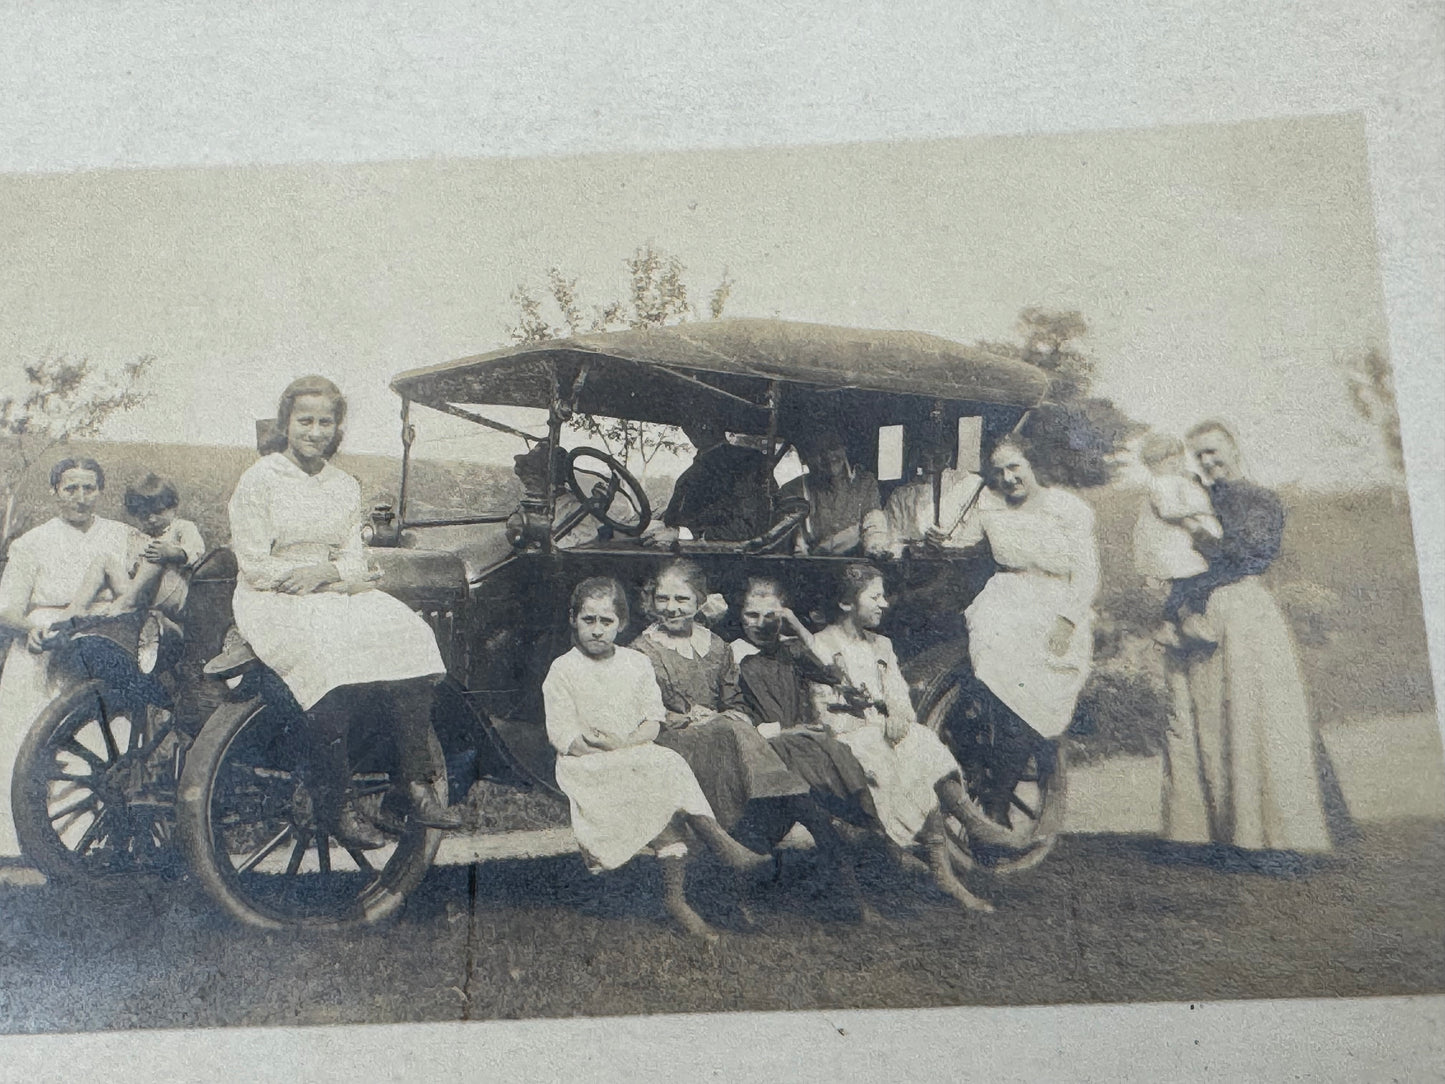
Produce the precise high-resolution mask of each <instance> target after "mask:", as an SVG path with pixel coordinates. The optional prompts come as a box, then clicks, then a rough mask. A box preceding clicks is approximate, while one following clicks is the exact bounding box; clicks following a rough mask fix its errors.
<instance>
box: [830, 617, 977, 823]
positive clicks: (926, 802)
mask: <svg viewBox="0 0 1445 1084" xmlns="http://www.w3.org/2000/svg"><path fill="white" fill-rule="evenodd" d="M813 651H814V653H815V654H817V655H818V657H819V658H821V659H824V660H827V661H829V662H833V663H835V664H838V665H840V666H841V668H842V670H843V673H844V675H845V676H846V677H847V679H848V684H849V685H852V686H853V687H854V688H861V687H863V686H865V685H866V686H867V687H868V691H869V692H870V693H872V694H873V697H874V698H875V699H881V700H882V701H883V702H884V703H885V704H886V705H888V714H887V716H886V718H902V719H907V720H908V733H907V734H906V735H905V736H904V738H903V740H902V741H900V742H899V743H898V744H897V745H893V744H890V743H889V741H888V739H887V737H885V735H884V733H883V725H884V721H885V716H884V714H883V713H882V712H881V711H879V710H878V709H876V708H872V707H870V708H868V709H867V710H866V711H865V712H864V715H863V717H862V718H861V719H860V718H859V717H858V716H856V715H851V714H847V713H845V712H840V711H838V710H836V708H837V707H838V706H839V696H838V690H837V689H835V688H833V686H831V685H820V684H815V685H813V687H812V692H813V704H814V706H815V707H816V708H817V711H818V718H819V719H820V720H822V721H823V722H824V723H825V724H827V725H828V726H829V727H830V728H831V729H832V730H833V733H834V734H835V736H836V737H837V739H838V740H839V741H840V742H842V743H843V744H844V745H846V746H847V747H848V748H849V749H850V750H851V751H852V753H853V756H854V758H855V759H856V760H857V761H858V764H859V765H860V766H861V767H862V769H863V773H864V775H866V776H867V778H868V793H869V794H870V795H871V796H872V798H873V808H874V809H875V810H876V811H877V813H878V820H879V823H880V824H881V825H882V827H883V831H884V832H886V833H887V834H888V837H889V838H890V839H892V840H893V841H894V842H895V843H897V844H899V845H900V846H904V847H907V846H909V845H910V844H912V843H913V842H914V841H915V840H916V839H917V838H918V833H919V832H920V831H921V830H922V829H923V824H924V821H925V820H927V819H928V815H929V814H930V813H932V812H933V811H934V810H935V809H937V808H938V794H937V792H936V791H935V790H934V787H935V785H936V784H937V783H938V782H939V780H941V779H947V778H948V777H949V776H950V775H954V774H957V773H958V770H959V768H958V762H957V761H955V760H954V759H953V754H952V753H950V752H949V751H948V749H947V747H946V746H945V745H944V744H943V742H941V741H939V739H938V736H937V735H936V734H934V733H933V731H931V730H929V729H928V728H927V727H926V726H920V725H919V724H918V722H917V721H916V719H915V717H914V714H913V700H912V698H911V697H910V696H909V693H908V682H907V681H906V680H905V679H904V677H903V674H902V672H901V671H900V670H899V668H898V656H897V655H895V654H894V652H893V644H892V643H890V642H889V640H888V638H887V637H886V636H879V635H877V634H876V633H872V632H865V633H864V634H863V638H862V639H854V638H853V637H851V636H849V635H848V634H847V632H846V631H845V630H844V629H843V628H842V627H841V626H838V625H829V626H828V627H827V628H825V629H824V630H823V631H822V632H819V633H817V634H816V635H815V636H814V637H813Z"/></svg>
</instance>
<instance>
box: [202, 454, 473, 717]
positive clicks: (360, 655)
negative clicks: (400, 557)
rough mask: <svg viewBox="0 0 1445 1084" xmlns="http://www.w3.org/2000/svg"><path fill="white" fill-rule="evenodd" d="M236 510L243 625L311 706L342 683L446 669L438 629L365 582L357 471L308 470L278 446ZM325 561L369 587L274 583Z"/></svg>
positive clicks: (247, 477) (251, 477)
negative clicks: (294, 587)
mask: <svg viewBox="0 0 1445 1084" xmlns="http://www.w3.org/2000/svg"><path fill="white" fill-rule="evenodd" d="M229 511H230V517H231V548H232V549H233V550H234V551H235V554H236V564H237V566H238V567H239V571H240V574H239V575H238V576H237V577H236V593H235V597H234V601H233V608H234V614H235V620H236V628H237V629H239V630H240V633H241V635H242V636H244V637H245V638H246V641H247V643H249V644H250V645H251V650H253V651H254V652H255V653H256V657H257V658H259V659H260V660H261V661H262V662H263V663H265V664H266V665H267V666H269V667H270V668H271V669H272V670H274V671H275V672H276V673H277V675H278V676H280V677H281V679H282V680H283V681H285V682H286V684H287V686H288V687H289V688H290V689H291V692H292V694H293V695H295V697H296V700H297V702H298V703H299V704H300V705H301V707H302V709H303V710H305V709H309V708H311V707H312V706H313V705H314V704H315V703H316V702H317V701H318V700H320V699H321V698H322V697H323V696H325V695H326V694H327V693H328V692H330V691H331V690H332V689H336V688H340V687H341V686H343V685H360V684H364V683H366V682H373V681H401V680H404V679H407V678H420V677H428V676H432V675H437V674H441V673H443V672H444V671H445V665H444V664H443V662H442V657H441V652H440V651H439V650H438V649H437V643H436V635H435V634H434V633H433V632H432V630H431V627H430V626H428V625H427V623H426V622H425V621H423V620H422V619H421V618H420V617H419V616H417V614H415V613H414V612H412V610H411V608H410V607H408V606H407V605H406V603H404V602H401V601H400V600H399V599H396V598H393V597H392V596H391V595H388V594H386V593H385V592H384V591H379V590H374V589H365V588H364V586H363V585H364V584H365V582H366V579H367V567H366V557H365V551H364V549H363V547H362V543H361V522H362V513H361V487H360V486H359V485H357V482H356V479H355V478H352V477H351V475H349V474H347V473H346V472H345V471H343V470H340V469H338V468H337V467H334V466H332V465H331V464H329V463H328V464H327V465H326V466H325V467H323V468H322V470H321V471H320V472H319V473H317V474H314V475H309V474H307V473H306V472H305V471H303V470H302V469H301V468H300V467H298V466H297V465H296V464H295V463H293V462H292V461H291V460H289V459H287V458H286V457H285V456H284V455H282V454H281V453H280V452H275V453H273V454H271V455H268V456H265V457H263V458H262V459H261V460H259V461H258V462H256V463H254V464H252V466H251V467H250V468H249V469H248V470H247V471H246V473H245V474H243V475H241V480H240V481H239V482H237V483H236V491H235V493H233V494H232V495H231V503H230V506H229ZM318 561H332V562H334V563H335V565H336V568H337V570H338V571H339V572H340V573H341V582H342V585H350V586H352V587H362V588H363V589H361V590H359V591H358V592H357V593H354V594H351V593H346V592H344V591H328V590H324V589H323V590H320V591H313V592H312V593H310V594H307V595H288V594H285V593H283V592H281V591H278V590H276V587H277V585H278V584H279V583H280V582H281V581H282V580H283V579H284V578H285V577H286V576H287V574H289V573H290V572H292V571H293V570H295V569H297V568H300V567H302V566H305V565H310V564H314V563H316V562H318Z"/></svg>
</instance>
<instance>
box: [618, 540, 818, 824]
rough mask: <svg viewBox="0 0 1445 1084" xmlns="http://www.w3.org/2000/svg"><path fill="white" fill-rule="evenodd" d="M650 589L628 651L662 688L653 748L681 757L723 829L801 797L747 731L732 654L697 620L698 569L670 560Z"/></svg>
mask: <svg viewBox="0 0 1445 1084" xmlns="http://www.w3.org/2000/svg"><path fill="white" fill-rule="evenodd" d="M649 587H650V590H649V594H650V596H651V601H652V609H653V614H654V618H655V620H654V621H653V623H652V624H651V625H649V626H648V627H647V628H646V629H645V630H644V631H643V633H642V635H640V636H639V637H638V638H637V639H636V640H635V641H633V644H632V646H633V647H634V648H636V649H637V650H638V651H640V652H642V653H643V654H644V655H646V656H647V657H648V658H649V659H650V660H652V666H653V669H654V671H655V672H656V674H657V683H658V685H659V686H660V687H661V689H662V702H663V705H664V706H665V707H666V708H667V717H666V719H665V720H663V730H662V734H661V736H660V737H659V738H658V739H657V740H658V743H659V744H661V745H664V746H666V747H668V748H669V749H675V750H677V752H679V753H681V754H682V757H683V759H684V760H686V761H687V762H688V764H689V765H690V766H691V768H692V770H693V773H694V774H695V775H696V776H697V780H698V782H699V783H700V784H702V791H703V793H704V794H706V795H707V800H708V802H709V803H711V805H712V808H713V812H714V813H716V814H717V819H718V820H719V821H720V822H721V823H722V825H723V827H724V828H728V829H732V828H733V827H734V826H735V825H736V824H737V823H738V822H739V821H740V820H741V819H742V817H743V814H744V813H745V812H747V811H748V806H749V804H750V803H752V802H781V803H783V804H787V803H790V802H792V800H794V799H797V798H800V797H802V796H805V795H807V793H808V784H807V783H806V782H805V781H803V780H802V779H800V778H799V777H798V776H796V775H794V774H793V773H792V772H790V771H789V770H788V768H787V765H785V764H784V763H783V762H782V760H781V759H779V757H778V754H777V753H776V752H774V751H773V748H772V747H771V746H770V745H769V744H768V742H767V739H766V738H764V737H763V736H762V735H761V734H759V733H758V731H757V728H756V727H755V726H754V725H753V722H752V719H751V717H750V716H749V714H748V710H747V703H746V701H745V700H744V698H743V693H742V688H741V686H740V685H739V682H738V664H737V661H736V660H735V659H734V657H733V653H732V649H731V648H729V647H728V645H727V644H726V643H725V642H724V641H723V639H722V637H720V636H718V635H717V634H716V633H715V632H713V631H711V630H710V629H709V628H708V627H707V626H706V625H703V624H700V623H699V622H698V620H697V618H698V611H699V609H700V608H701V607H702V604H703V602H704V600H705V599H706V598H707V597H708V591H707V579H706V577H705V576H704V575H703V572H702V569H701V568H700V567H698V565H697V564H695V563H694V562H692V561H687V560H674V561H669V562H668V563H667V564H665V565H664V566H663V567H662V568H661V569H660V570H659V571H658V573H657V576H656V578H655V579H654V580H653V581H652V583H651V584H650V585H649ZM758 812H759V813H760V814H761V813H763V812H764V811H758ZM790 823H791V822H790Z"/></svg>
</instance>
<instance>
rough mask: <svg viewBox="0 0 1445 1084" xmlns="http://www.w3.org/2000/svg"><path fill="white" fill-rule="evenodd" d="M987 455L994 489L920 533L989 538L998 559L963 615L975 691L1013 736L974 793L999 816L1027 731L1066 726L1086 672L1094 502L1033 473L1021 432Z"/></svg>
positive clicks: (940, 538) (945, 540) (1026, 746)
mask: <svg viewBox="0 0 1445 1084" xmlns="http://www.w3.org/2000/svg"><path fill="white" fill-rule="evenodd" d="M989 463H990V467H991V470H992V475H993V477H992V483H993V489H991V490H987V491H985V492H984V493H983V495H982V496H981V497H980V499H979V501H978V504H977V505H975V507H974V508H973V510H972V511H970V512H969V514H968V515H967V516H966V517H965V518H964V520H963V522H962V524H961V525H959V526H958V527H957V528H956V529H955V530H954V531H953V532H952V533H951V534H944V533H943V532H942V531H940V530H939V529H937V528H930V530H929V532H928V539H929V541H930V542H931V543H932V544H934V545H937V546H940V547H942V548H943V549H945V550H954V549H971V548H974V547H977V546H980V545H982V544H984V543H987V545H988V548H989V550H990V551H991V552H992V554H993V559H994V562H995V563H996V564H997V565H998V570H997V571H996V572H995V573H994V574H993V576H992V577H991V578H990V579H989V581H988V583H987V584H985V585H984V588H983V590H982V591H980V592H979V594H978V597H977V598H975V599H974V600H973V602H972V604H970V605H969V607H968V610H967V611H966V613H965V616H966V618H967V620H968V651H969V657H970V659H971V661H972V663H973V674H974V678H975V679H976V683H977V685H978V686H980V688H979V690H978V691H979V692H980V694H981V695H982V696H983V697H984V698H985V699H986V701H987V703H986V705H985V706H986V708H987V709H988V710H989V712H990V716H991V717H992V720H993V722H994V726H995V731H996V733H1001V734H1005V735H1010V736H1011V738H1012V740H1009V741H1005V742H1004V743H1003V745H1002V746H1001V747H1000V748H999V749H998V751H997V755H996V757H995V760H994V762H993V764H992V767H993V768H994V770H995V772H996V774H995V781H996V786H995V788H994V793H991V794H988V795H981V796H980V799H981V801H982V802H983V805H984V808H985V810H986V811H987V812H988V813H989V814H990V815H991V816H993V817H994V818H995V819H997V820H1001V821H1003V822H1005V823H1007V822H1008V819H1009V812H1008V804H1009V796H1010V795H1011V794H1012V793H1013V789H1014V787H1015V786H1016V785H1017V782H1018V778H1019V776H1020V775H1022V773H1023V771H1024V767H1025V765H1026V763H1027V761H1028V758H1029V756H1030V755H1031V754H1032V753H1033V752H1034V751H1035V750H1036V749H1037V748H1039V745H1038V741H1037V737H1035V736H1034V735H1037V736H1041V737H1043V738H1048V739H1052V738H1057V737H1059V736H1060V735H1062V734H1063V733H1064V731H1065V730H1067V729H1068V727H1069V724H1070V723H1071V722H1072V721H1073V717H1074V706H1075V703H1076V702H1077V701H1078V698H1079V692H1080V691H1081V690H1082V689H1083V687H1084V682H1085V680H1086V679H1087V678H1088V676H1089V670H1090V667H1091V665H1092V662H1093V656H1094V611H1093V606H1094V596H1095V595H1097V594H1098V592H1099V551H1098V543H1097V542H1096V541H1095V536H1094V513H1093V511H1092V509H1090V508H1089V506H1088V505H1087V504H1086V503H1085V502H1084V501H1083V500H1082V499H1080V498H1079V497H1076V496H1075V495H1074V494H1072V493H1070V492H1068V491H1067V490H1065V489H1061V488H1058V487H1054V486H1046V485H1044V484H1043V483H1041V482H1040V481H1039V479H1038V477H1037V476H1036V475H1035V473H1034V469H1033V466H1032V464H1031V463H1030V461H1029V454H1028V449H1027V448H1026V447H1025V446H1024V444H1023V442H1021V441H1020V440H1019V438H1017V437H1010V438H1008V439H1006V440H1004V441H1003V442H1002V443H1000V444H999V445H998V446H997V447H995V448H994V450H993V454H992V455H991V456H990V459H989ZM1021 724H1022V725H1021ZM1029 731H1033V732H1034V733H1033V734H1032V735H1031V734H1030V733H1029Z"/></svg>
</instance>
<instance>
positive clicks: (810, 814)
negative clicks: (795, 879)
mask: <svg viewBox="0 0 1445 1084" xmlns="http://www.w3.org/2000/svg"><path fill="white" fill-rule="evenodd" d="M796 815H797V819H798V823H799V824H801V825H802V826H803V827H804V828H806V829H807V830H808V834H809V835H810V836H812V837H813V842H814V843H815V844H816V845H817V848H818V853H819V854H820V855H821V856H822V857H823V858H824V859H826V860H827V862H828V864H829V866H831V867H832V869H833V871H834V873H836V874H837V877H838V885H839V887H840V888H841V889H842V890H843V894H844V895H845V896H846V897H847V898H848V900H849V901H850V902H851V903H852V904H853V907H854V910H855V911H856V912H857V916H858V921H859V922H862V923H865V924H870V925H871V924H872V923H875V922H881V921H882V920H883V918H882V916H881V915H880V914H879V913H878V912H877V911H875V910H874V909H873V907H872V905H871V904H869V902H868V901H867V899H865V898H864V896H863V890H862V889H861V888H860V887H859V885H858V877H857V874H856V873H855V872H854V870H853V863H852V862H851V861H850V860H849V857H848V854H847V853H846V850H845V848H844V845H843V837H842V836H840V835H839V834H838V830H837V829H836V828H834V827H833V819H832V818H831V817H830V816H828V814H827V813H826V812H825V811H824V810H822V809H819V808H818V806H817V805H815V804H814V803H813V802H811V801H806V800H805V801H803V802H801V803H800V804H799V806H798V807H797V808H796ZM778 857H779V859H781V858H782V856H781V855H779V856H778Z"/></svg>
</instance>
